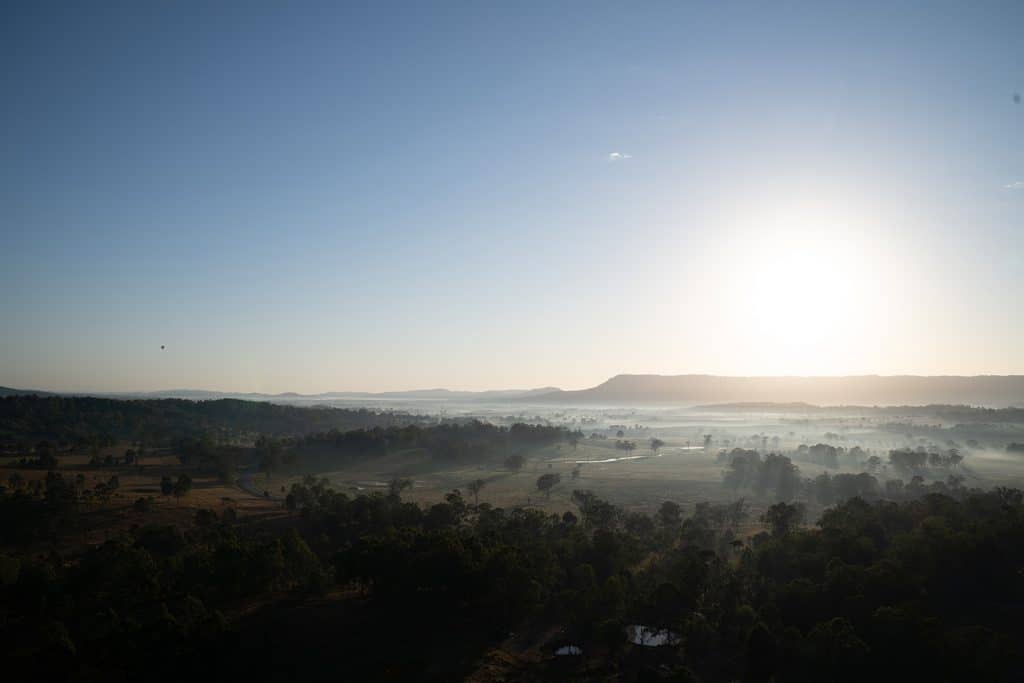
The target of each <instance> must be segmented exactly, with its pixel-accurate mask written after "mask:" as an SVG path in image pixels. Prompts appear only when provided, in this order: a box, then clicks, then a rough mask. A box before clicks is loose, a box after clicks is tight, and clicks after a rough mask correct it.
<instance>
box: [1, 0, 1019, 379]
mask: <svg viewBox="0 0 1024 683" xmlns="http://www.w3.org/2000/svg"><path fill="white" fill-rule="evenodd" d="M822 5H826V6H825V7H823V6H822ZM0 82H2V88H3V90H2V92H3V106H2V108H0V160H2V164H0V289H2V291H3V297H2V299H0V319H2V320H3V334H2V339H0V344H2V346H0V384H4V385H13V386H22V387H34V388H41V389H58V390H141V389H159V388H171V387H193V388H209V389H223V390H260V391H288V390H294V391H304V392H305V391H324V390H344V389H360V390H386V389H402V388H419V387H431V386H448V387H453V388H497V387H527V386H537V385H548V384H555V385H560V386H564V387H567V388H574V387H581V386H586V385H590V384H594V383H597V382H599V381H601V380H603V379H605V378H606V377H607V376H610V375H612V374H615V373H618V372H662V373H684V372H711V373H720V374H776V373H787V374H822V373H826V374H833V373H862V372H870V373H881V374H893V373H904V372H906V373H922V374H940V373H950V374H973V373H1022V372H1024V344H1022V343H1021V340H1022V339H1024V314H1022V311H1024V308H1022V305H1021V302H1020V297H1021V293H1022V292H1024V283H1022V279H1021V275H1022V273H1024V238H1022V235H1024V104H1018V103H1015V102H1014V94H1015V93H1021V92H1024V3H1021V2H1006V3H984V2H983V3H973V2H961V3H955V4H953V3H950V4H947V3H941V2H926V3H904V2H901V3H877V4H876V3H865V2H856V3H852V2H851V3H848V4H846V5H845V6H842V5H840V4H838V3H818V2H813V3H785V2H782V3H718V2H714V3H706V4H701V3H689V2H687V3H678V2H665V3H622V2H614V3H574V2H551V3H537V4H532V3H518V2H517V3H504V4H499V3H478V2H472V3H471V2H467V3H437V4H431V3H413V2H407V3H395V4H389V3H383V2H375V3H366V6H357V5H355V4H347V3H333V2H332V3H302V2H288V3H282V2H266V3H258V2H244V3H228V2H218V3H210V2H195V3H193V2H124V3H117V4H111V3H100V2H88V3H86V2H74V3H47V2H31V3H27V2H26V3H20V4H19V3H8V4H6V5H5V7H4V12H3V20H2V21H0ZM161 344H163V345H166V347H167V348H166V349H165V350H163V351H161V350H160V345H161Z"/></svg>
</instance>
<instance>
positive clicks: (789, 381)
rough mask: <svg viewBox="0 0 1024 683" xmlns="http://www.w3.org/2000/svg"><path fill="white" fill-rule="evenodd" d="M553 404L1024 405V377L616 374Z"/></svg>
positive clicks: (555, 397)
mask: <svg viewBox="0 0 1024 683" xmlns="http://www.w3.org/2000/svg"><path fill="white" fill-rule="evenodd" d="M532 398H533V399H534V400H536V401H539V402H545V403H547V402H550V403H605V404H616V403H619V404H621V403H627V404H629V403H645V404H666V403H683V404H702V403H703V404H707V403H755V404H756V403H808V404H814V405H817V406H835V405H867V406H874V405H878V406H894V405H927V404H935V403H942V404H962V405H975V406H988V407H1009V406H1020V405H1024V375H977V376H953V375H949V376H921V375H887V376H883V375H852V376H846V377H724V376H718V375H616V376H615V377H612V378H611V379H609V380H608V381H606V382H604V383H602V384H599V385H598V386H596V387H593V388H590V389H581V390H578V391H558V392H552V393H551V394H547V395H540V396H534V397H532Z"/></svg>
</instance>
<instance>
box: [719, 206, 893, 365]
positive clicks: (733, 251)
mask: <svg viewBox="0 0 1024 683" xmlns="http://www.w3.org/2000/svg"><path fill="white" fill-rule="evenodd" d="M744 223H745V225H744V226H743V227H742V229H740V230H738V231H736V232H735V233H733V236H732V238H731V239H728V240H727V241H728V243H729V246H728V247H727V250H726V253H727V257H726V263H720V264H718V269H719V277H718V278H717V279H718V281H719V283H721V284H722V285H724V287H723V288H722V289H723V290H724V292H723V293H725V296H724V297H723V301H722V303H723V304H724V305H725V306H727V307H728V310H729V311H730V315H731V316H735V319H734V327H735V329H737V330H742V331H743V334H749V335H751V339H750V342H751V343H750V344H749V347H750V348H752V349H753V351H752V354H754V355H756V356H757V357H756V358H751V359H750V360H751V361H752V362H753V364H754V365H756V366H757V367H759V368H762V369H763V370H762V372H764V373H773V374H819V373H820V374H830V373H835V372H842V371H843V370H844V368H845V367H846V364H847V363H848V359H849V358H850V352H851V351H853V350H854V347H855V344H856V343H857V340H858V339H859V338H862V337H861V335H862V334H863V332H864V331H865V330H866V329H869V328H870V326H871V324H872V323H873V322H874V321H875V320H876V317H875V311H876V306H877V305H878V301H877V292H876V288H875V287H874V286H873V284H872V280H873V278H872V277H871V270H872V256H871V252H872V251H873V249H872V244H871V242H870V240H869V239H868V238H867V234H866V231H865V230H864V229H863V227H862V226H860V225H857V224H854V223H853V222H852V221H851V220H850V214H849V213H848V212H845V213H840V212H838V211H835V210H828V207H822V206H820V205H819V204H814V203H811V204H808V205H806V206H804V207H802V208H801V210H799V211H774V212H772V211H765V212H762V214H761V215H760V216H756V217H753V216H752V217H749V218H748V220H746V221H744Z"/></svg>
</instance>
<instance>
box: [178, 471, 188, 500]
mask: <svg viewBox="0 0 1024 683" xmlns="http://www.w3.org/2000/svg"><path fill="white" fill-rule="evenodd" d="M191 490H192V477H190V476H188V475H187V474H184V473H183V474H182V475H181V476H180V477H178V481H176V482H174V497H175V498H177V499H178V500H179V501H180V500H181V498H182V496H184V495H185V494H186V493H188V492H189V491H191Z"/></svg>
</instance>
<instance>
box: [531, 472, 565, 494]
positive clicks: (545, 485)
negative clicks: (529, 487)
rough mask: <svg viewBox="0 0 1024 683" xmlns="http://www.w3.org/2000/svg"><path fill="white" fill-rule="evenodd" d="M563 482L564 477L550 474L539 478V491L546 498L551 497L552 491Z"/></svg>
mask: <svg viewBox="0 0 1024 683" xmlns="http://www.w3.org/2000/svg"><path fill="white" fill-rule="evenodd" d="M561 480H562V475H561V474H557V473H551V472H548V473H547V474H542V475H540V476H539V477H537V489H538V490H539V491H540V492H541V493H543V494H544V496H545V498H550V497H551V489H553V488H554V487H555V485H556V484H558V482H560V481H561Z"/></svg>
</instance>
